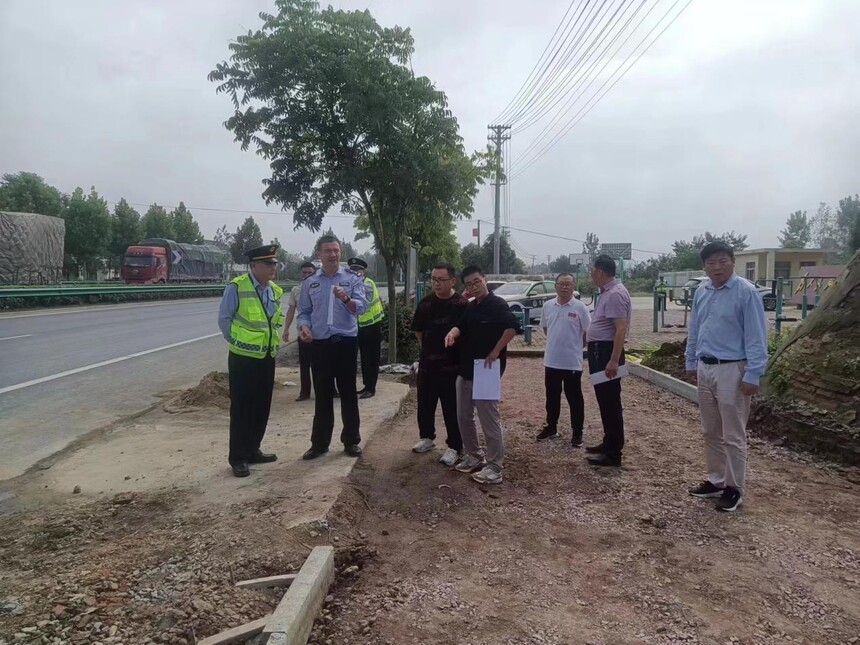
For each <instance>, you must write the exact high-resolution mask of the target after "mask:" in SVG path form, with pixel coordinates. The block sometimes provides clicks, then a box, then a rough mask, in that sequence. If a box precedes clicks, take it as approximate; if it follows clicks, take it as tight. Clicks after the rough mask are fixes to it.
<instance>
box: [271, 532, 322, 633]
mask: <svg viewBox="0 0 860 645" xmlns="http://www.w3.org/2000/svg"><path fill="white" fill-rule="evenodd" d="M332 582H334V547H331V546H317V547H314V549H313V551H311V553H310V555H309V556H308V558H307V560H305V563H304V564H303V565H302V568H301V569H300V570H299V573H298V575H297V576H296V579H295V580H294V581H293V584H292V585H290V589H289V591H287V593H285V594H284V597H283V598H282V599H281V602H280V603H279V604H278V606H277V608H276V609H275V611H273V612H272V617H271V618H270V619H269V622H268V623H267V624H266V627H265V629H263V636H264V637H265V636H268V637H269V640H268V643H269V645H305V644H306V643H307V642H308V637H309V636H310V634H311V628H312V627H313V624H314V620H315V619H316V616H317V614H318V613H319V610H320V609H321V608H322V605H323V601H324V600H325V596H326V593H328V588H329V587H330V586H331V583H332Z"/></svg>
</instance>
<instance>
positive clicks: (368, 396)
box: [358, 390, 376, 399]
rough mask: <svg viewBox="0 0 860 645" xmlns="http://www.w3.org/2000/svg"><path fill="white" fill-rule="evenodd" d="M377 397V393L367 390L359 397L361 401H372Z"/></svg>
mask: <svg viewBox="0 0 860 645" xmlns="http://www.w3.org/2000/svg"><path fill="white" fill-rule="evenodd" d="M375 396H376V392H371V391H370V390H365V391H364V392H362V393H361V394H359V395H358V398H359V399H372V398H373V397H375Z"/></svg>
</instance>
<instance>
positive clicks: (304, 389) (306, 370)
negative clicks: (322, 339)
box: [299, 341, 312, 396]
mask: <svg viewBox="0 0 860 645" xmlns="http://www.w3.org/2000/svg"><path fill="white" fill-rule="evenodd" d="M299 384H300V388H299V395H300V396H310V395H311V386H312V383H311V344H310V343H303V342H301V341H299Z"/></svg>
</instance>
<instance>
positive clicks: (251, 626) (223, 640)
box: [197, 616, 271, 645]
mask: <svg viewBox="0 0 860 645" xmlns="http://www.w3.org/2000/svg"><path fill="white" fill-rule="evenodd" d="M270 618H271V617H270V616H264V617H263V618H260V619H258V620H255V621H253V622H250V623H245V624H244V625H239V626H238V627H233V628H232V629H227V630H225V631H223V632H218V633H217V634H213V635H212V636H208V637H206V638H204V639H203V640H200V641H198V642H197V645H230V643H241V642H244V641H246V640H248V639H249V638H251V637H252V636H256V635H257V634H259V633H261V632H262V631H263V629H264V628H265V627H266V623H267V622H269V619H270Z"/></svg>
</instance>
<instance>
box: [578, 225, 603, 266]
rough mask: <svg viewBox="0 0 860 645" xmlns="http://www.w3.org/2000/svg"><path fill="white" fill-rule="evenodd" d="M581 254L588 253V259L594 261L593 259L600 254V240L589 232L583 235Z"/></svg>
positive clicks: (595, 234)
mask: <svg viewBox="0 0 860 645" xmlns="http://www.w3.org/2000/svg"><path fill="white" fill-rule="evenodd" d="M582 252H583V253H588V257H589V259H590V260H591V261H594V258H596V257H597V255H598V253H600V238H598V237H597V233H590V232H589V233H586V234H585V242H583V243H582Z"/></svg>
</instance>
